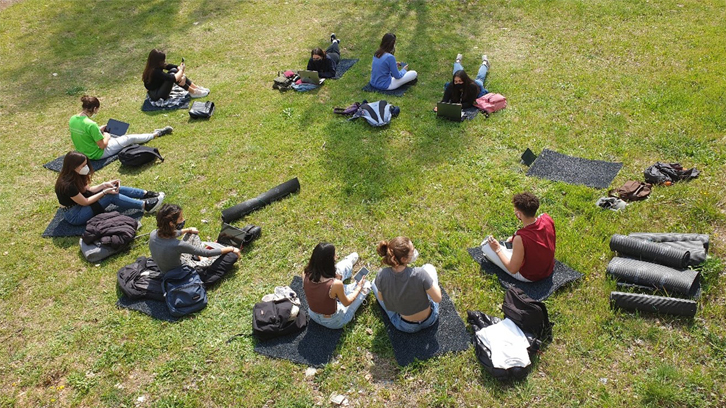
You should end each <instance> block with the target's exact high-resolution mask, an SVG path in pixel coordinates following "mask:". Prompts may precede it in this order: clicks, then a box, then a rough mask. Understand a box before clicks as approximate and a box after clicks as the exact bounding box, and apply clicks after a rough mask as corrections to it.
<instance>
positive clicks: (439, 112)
mask: <svg viewBox="0 0 726 408" xmlns="http://www.w3.org/2000/svg"><path fill="white" fill-rule="evenodd" d="M436 116H438V117H440V118H445V119H448V120H453V121H454V122H461V121H462V120H464V112H463V111H462V109H461V104H460V103H446V102H439V103H437V104H436Z"/></svg>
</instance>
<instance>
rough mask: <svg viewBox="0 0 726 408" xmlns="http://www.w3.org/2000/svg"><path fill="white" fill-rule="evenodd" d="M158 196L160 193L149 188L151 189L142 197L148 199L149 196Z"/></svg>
mask: <svg viewBox="0 0 726 408" xmlns="http://www.w3.org/2000/svg"><path fill="white" fill-rule="evenodd" d="M158 196H159V193H157V192H156V191H150V190H149V191H147V192H146V193H145V194H144V196H143V197H141V199H142V200H146V199H147V198H155V197H158Z"/></svg>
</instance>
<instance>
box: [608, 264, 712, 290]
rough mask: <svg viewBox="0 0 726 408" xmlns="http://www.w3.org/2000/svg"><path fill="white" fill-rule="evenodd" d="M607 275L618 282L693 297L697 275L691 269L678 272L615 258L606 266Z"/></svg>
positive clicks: (661, 266) (659, 266)
mask: <svg viewBox="0 0 726 408" xmlns="http://www.w3.org/2000/svg"><path fill="white" fill-rule="evenodd" d="M607 273H608V274H610V275H612V276H613V277H615V278H616V279H617V280H619V281H624V282H628V283H633V284H636V285H642V286H649V287H653V288H656V289H662V290H665V291H666V292H677V293H680V294H682V295H687V296H694V295H695V292H696V289H695V285H696V283H697V282H698V277H699V273H698V271H694V270H692V269H686V270H678V269H674V268H669V267H667V266H663V265H659V264H656V263H651V262H644V261H639V260H637V259H628V258H619V257H615V258H613V259H611V260H610V263H609V264H608V266H607Z"/></svg>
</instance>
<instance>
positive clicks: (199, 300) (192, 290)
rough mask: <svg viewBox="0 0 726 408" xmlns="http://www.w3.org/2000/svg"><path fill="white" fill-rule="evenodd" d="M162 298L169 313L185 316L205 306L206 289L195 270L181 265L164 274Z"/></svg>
mask: <svg viewBox="0 0 726 408" xmlns="http://www.w3.org/2000/svg"><path fill="white" fill-rule="evenodd" d="M162 288H163V289H164V299H165V300H166V306H167V307H168V308H169V313H171V315H172V316H175V317H181V316H186V315H188V314H191V313H194V312H197V311H199V310H202V309H204V308H205V307H207V291H206V290H205V289H204V283H203V282H202V279H201V278H200V277H199V274H198V273H197V271H196V270H194V269H193V268H192V267H190V266H188V265H181V266H179V267H177V268H174V269H172V270H170V271H168V272H167V273H166V274H164V281H163V282H162Z"/></svg>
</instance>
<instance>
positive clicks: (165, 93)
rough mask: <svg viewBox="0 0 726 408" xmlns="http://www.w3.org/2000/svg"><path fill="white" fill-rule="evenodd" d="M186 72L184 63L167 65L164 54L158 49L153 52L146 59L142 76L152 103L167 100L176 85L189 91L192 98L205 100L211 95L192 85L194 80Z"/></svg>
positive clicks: (205, 89)
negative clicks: (204, 98)
mask: <svg viewBox="0 0 726 408" xmlns="http://www.w3.org/2000/svg"><path fill="white" fill-rule="evenodd" d="M185 70H186V64H184V62H183V61H182V63H181V64H180V65H174V64H167V62H166V54H165V53H164V52H162V51H159V50H157V49H153V50H151V52H149V56H148V58H147V59H146V67H144V73H143V74H141V79H142V80H143V81H144V86H145V87H146V90H147V91H149V92H148V93H149V99H150V100H152V101H158V100H159V99H167V98H168V97H169V94H170V93H171V89H172V88H173V87H174V84H176V85H179V86H180V87H182V88H184V89H185V90H187V91H189V95H190V96H191V97H192V98H203V97H205V96H207V95H209V89H207V88H202V87H201V86H199V85H196V84H194V83H192V80H191V79H189V78H187V77H186V76H185V75H184V72H185ZM164 71H166V72H164Z"/></svg>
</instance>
